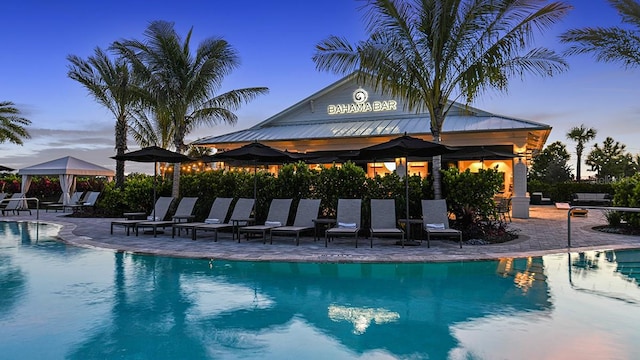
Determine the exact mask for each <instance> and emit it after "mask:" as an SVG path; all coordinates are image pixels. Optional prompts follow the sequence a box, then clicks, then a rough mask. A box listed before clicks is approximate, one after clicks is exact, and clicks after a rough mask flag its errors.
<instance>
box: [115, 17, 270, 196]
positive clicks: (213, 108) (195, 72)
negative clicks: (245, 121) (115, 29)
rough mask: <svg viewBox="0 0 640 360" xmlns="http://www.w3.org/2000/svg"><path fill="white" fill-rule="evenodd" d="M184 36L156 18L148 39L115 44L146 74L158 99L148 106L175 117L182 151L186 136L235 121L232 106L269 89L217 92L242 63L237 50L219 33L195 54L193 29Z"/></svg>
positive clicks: (177, 173) (175, 189) (175, 182)
mask: <svg viewBox="0 0 640 360" xmlns="http://www.w3.org/2000/svg"><path fill="white" fill-rule="evenodd" d="M192 31H193V28H192V29H190V30H189V32H188V33H187V36H186V38H184V39H182V38H181V37H180V35H178V33H177V32H176V31H175V29H174V24H173V23H171V22H167V21H153V22H151V24H149V26H148V27H147V29H146V30H145V32H144V35H145V41H138V40H124V41H121V42H115V43H114V44H113V48H114V49H115V50H117V51H118V52H119V53H120V54H122V55H123V56H124V57H126V58H127V59H128V60H129V61H130V63H131V64H132V65H133V68H134V71H135V72H136V73H137V74H139V75H140V76H141V78H142V79H143V81H144V87H145V89H146V90H147V91H148V92H149V94H150V95H151V97H152V99H153V101H151V102H149V104H148V106H151V107H156V108H159V109H162V110H160V111H157V112H156V113H158V112H159V113H163V112H164V111H167V115H168V116H169V118H170V120H171V126H172V128H173V129H172V133H173V146H174V147H175V150H176V151H178V152H180V153H183V152H184V151H185V149H186V147H187V145H186V144H185V143H184V138H185V136H186V135H188V134H189V133H190V132H191V131H193V130H194V129H196V128H197V127H198V126H202V125H206V124H208V125H214V124H217V123H221V122H222V123H229V124H235V123H236V121H237V116H236V115H235V114H234V113H233V111H235V110H237V109H238V108H239V107H240V105H242V104H244V103H247V102H249V101H250V100H253V99H254V98H255V97H256V96H258V95H261V94H266V93H267V92H268V89H267V88H265V87H254V88H244V89H237V90H231V91H228V92H226V93H223V94H220V95H215V92H216V91H217V90H219V89H220V87H221V85H222V81H223V80H224V78H225V76H227V75H229V74H230V73H231V71H232V70H234V69H235V68H237V67H238V65H239V58H238V55H237V53H236V51H235V50H234V49H233V48H232V47H231V46H230V45H229V43H227V42H226V41H225V40H223V39H220V38H207V39H204V40H203V41H202V42H201V43H200V44H199V45H198V48H197V50H196V53H195V54H191V50H190V44H191V34H192ZM179 189H180V166H179V164H176V166H175V167H174V176H173V189H172V194H173V196H176V197H177V196H178V195H179Z"/></svg>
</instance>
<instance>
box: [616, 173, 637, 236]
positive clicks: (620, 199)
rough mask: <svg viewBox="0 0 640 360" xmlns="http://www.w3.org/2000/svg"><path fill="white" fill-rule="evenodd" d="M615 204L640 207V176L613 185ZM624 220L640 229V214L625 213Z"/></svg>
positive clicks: (622, 216) (622, 215)
mask: <svg viewBox="0 0 640 360" xmlns="http://www.w3.org/2000/svg"><path fill="white" fill-rule="evenodd" d="M613 189H614V191H615V195H614V197H613V204H614V205H615V206H620V207H640V174H635V175H633V176H631V177H627V178H624V179H622V180H620V181H618V182H616V183H614V184H613ZM621 218H622V220H624V221H626V222H627V223H628V224H629V225H630V226H631V227H633V228H640V214H639V213H632V212H623V213H622V214H621Z"/></svg>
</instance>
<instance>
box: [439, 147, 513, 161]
mask: <svg viewBox="0 0 640 360" xmlns="http://www.w3.org/2000/svg"><path fill="white" fill-rule="evenodd" d="M518 156H519V155H517V154H514V153H513V147H512V146H511V145H496V146H462V147H459V148H458V151H456V152H455V153H451V154H444V155H443V156H442V159H443V160H511V159H513V158H516V157H518Z"/></svg>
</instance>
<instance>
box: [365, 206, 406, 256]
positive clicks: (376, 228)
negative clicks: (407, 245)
mask: <svg viewBox="0 0 640 360" xmlns="http://www.w3.org/2000/svg"><path fill="white" fill-rule="evenodd" d="M396 224H397V221H396V201H395V200H394V199H371V229H370V239H371V247H373V238H374V237H378V236H380V237H387V236H393V237H400V238H402V240H401V243H402V247H404V231H402V230H401V229H398V227H397V226H396Z"/></svg>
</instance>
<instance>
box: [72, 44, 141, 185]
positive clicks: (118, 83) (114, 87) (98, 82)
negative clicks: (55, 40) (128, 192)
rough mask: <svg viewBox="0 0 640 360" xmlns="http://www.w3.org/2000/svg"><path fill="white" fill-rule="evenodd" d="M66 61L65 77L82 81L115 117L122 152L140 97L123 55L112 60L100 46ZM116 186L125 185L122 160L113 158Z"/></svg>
mask: <svg viewBox="0 0 640 360" xmlns="http://www.w3.org/2000/svg"><path fill="white" fill-rule="evenodd" d="M67 60H68V61H69V62H70V63H71V64H70V65H69V69H68V72H67V76H69V78H71V79H73V80H75V81H77V82H79V83H80V84H82V85H83V86H84V87H85V88H86V89H87V90H88V91H89V93H90V94H91V95H92V96H93V97H94V98H95V100H96V101H97V102H98V103H99V104H100V105H102V106H104V107H106V108H107V109H109V111H110V112H111V114H113V116H114V117H115V119H116V126H115V142H116V146H115V148H116V155H118V156H121V155H123V154H124V153H125V152H126V151H127V131H128V130H127V129H128V120H129V117H130V114H131V111H132V109H133V107H134V106H135V105H136V104H137V103H138V102H139V99H140V96H141V94H140V90H139V88H138V87H137V86H136V82H135V79H134V78H133V77H132V74H131V69H130V67H129V65H128V64H127V62H126V61H125V60H124V59H123V58H118V59H115V60H111V59H110V58H109V56H108V55H107V54H106V53H105V52H104V51H103V50H102V49H100V48H99V47H98V48H96V49H95V50H94V55H93V56H89V57H88V58H87V59H86V60H85V59H82V58H80V57H78V56H76V55H69V56H67ZM116 186H118V187H123V186H124V161H123V160H117V161H116Z"/></svg>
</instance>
